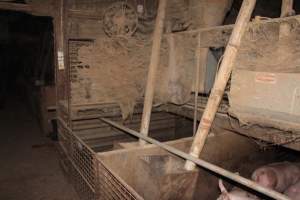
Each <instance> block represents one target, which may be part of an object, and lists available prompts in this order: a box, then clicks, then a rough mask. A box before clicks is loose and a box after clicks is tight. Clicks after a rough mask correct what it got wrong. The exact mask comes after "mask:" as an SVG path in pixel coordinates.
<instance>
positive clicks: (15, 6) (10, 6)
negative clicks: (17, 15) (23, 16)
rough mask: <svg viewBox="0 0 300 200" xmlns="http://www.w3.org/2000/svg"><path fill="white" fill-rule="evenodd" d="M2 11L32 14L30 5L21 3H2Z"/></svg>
mask: <svg viewBox="0 0 300 200" xmlns="http://www.w3.org/2000/svg"><path fill="white" fill-rule="evenodd" d="M0 9H1V10H11V11H20V12H28V13H30V12H32V8H31V6H30V5H28V4H21V3H6V2H0Z"/></svg>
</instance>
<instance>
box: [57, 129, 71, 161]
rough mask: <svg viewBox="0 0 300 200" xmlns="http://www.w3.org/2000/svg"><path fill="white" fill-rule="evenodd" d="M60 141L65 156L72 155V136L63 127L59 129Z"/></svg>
mask: <svg viewBox="0 0 300 200" xmlns="http://www.w3.org/2000/svg"><path fill="white" fill-rule="evenodd" d="M58 140H59V144H60V147H61V149H62V150H63V151H64V152H65V154H67V155H70V153H71V135H70V133H68V131H67V130H66V129H64V128H63V127H62V126H61V125H59V127H58Z"/></svg>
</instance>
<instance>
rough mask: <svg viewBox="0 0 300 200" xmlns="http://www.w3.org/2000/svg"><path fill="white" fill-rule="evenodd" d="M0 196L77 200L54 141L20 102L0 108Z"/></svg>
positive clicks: (9, 199) (15, 199)
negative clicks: (62, 166)
mask: <svg viewBox="0 0 300 200" xmlns="http://www.w3.org/2000/svg"><path fill="white" fill-rule="evenodd" d="M0 135H1V139H0V159H1V160H0V199H1V200H2V199H3V200H18V199H20V200H21V199H22V200H71V199H72V200H77V199H78V198H77V195H76V193H75V191H74V189H73V187H72V186H71V185H70V184H69V183H68V181H67V179H66V177H65V176H64V173H63V171H62V170H61V168H60V166H59V157H58V153H57V151H56V147H55V144H54V142H52V141H51V140H50V139H48V138H46V137H45V136H44V135H43V134H42V133H41V131H40V129H39V127H38V124H37V122H36V120H35V118H34V117H32V116H31V114H30V112H29V110H28V109H27V108H26V107H25V106H24V105H23V104H22V103H21V102H14V101H10V102H9V103H8V105H5V107H4V109H1V110H0Z"/></svg>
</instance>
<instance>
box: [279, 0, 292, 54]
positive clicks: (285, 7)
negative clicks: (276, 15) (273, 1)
mask: <svg viewBox="0 0 300 200" xmlns="http://www.w3.org/2000/svg"><path fill="white" fill-rule="evenodd" d="M293 6H294V0H282V5H281V15H280V17H289V16H292V15H294V13H295V11H294V9H293ZM290 34H291V25H290V24H289V23H282V24H280V33H279V39H280V40H282V39H284V38H286V37H288V36H290ZM282 51H284V50H283V49H279V54H280V55H284V53H283V54H281V53H282Z"/></svg>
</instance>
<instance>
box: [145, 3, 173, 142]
mask: <svg viewBox="0 0 300 200" xmlns="http://www.w3.org/2000/svg"><path fill="white" fill-rule="evenodd" d="M166 7H167V0H160V1H159V7H158V13H157V17H156V24H155V29H154V35H153V45H152V53H151V60H150V65H149V71H148V79H147V85H146V93H145V100H144V110H143V116H142V124H141V133H142V134H144V135H148V132H149V124H150V118H151V112H152V104H153V97H154V90H155V81H156V74H157V68H158V66H159V62H160V47H161V40H162V36H163V31H164V21H165V17H166ZM145 144H146V142H145V141H143V140H140V145H145Z"/></svg>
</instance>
